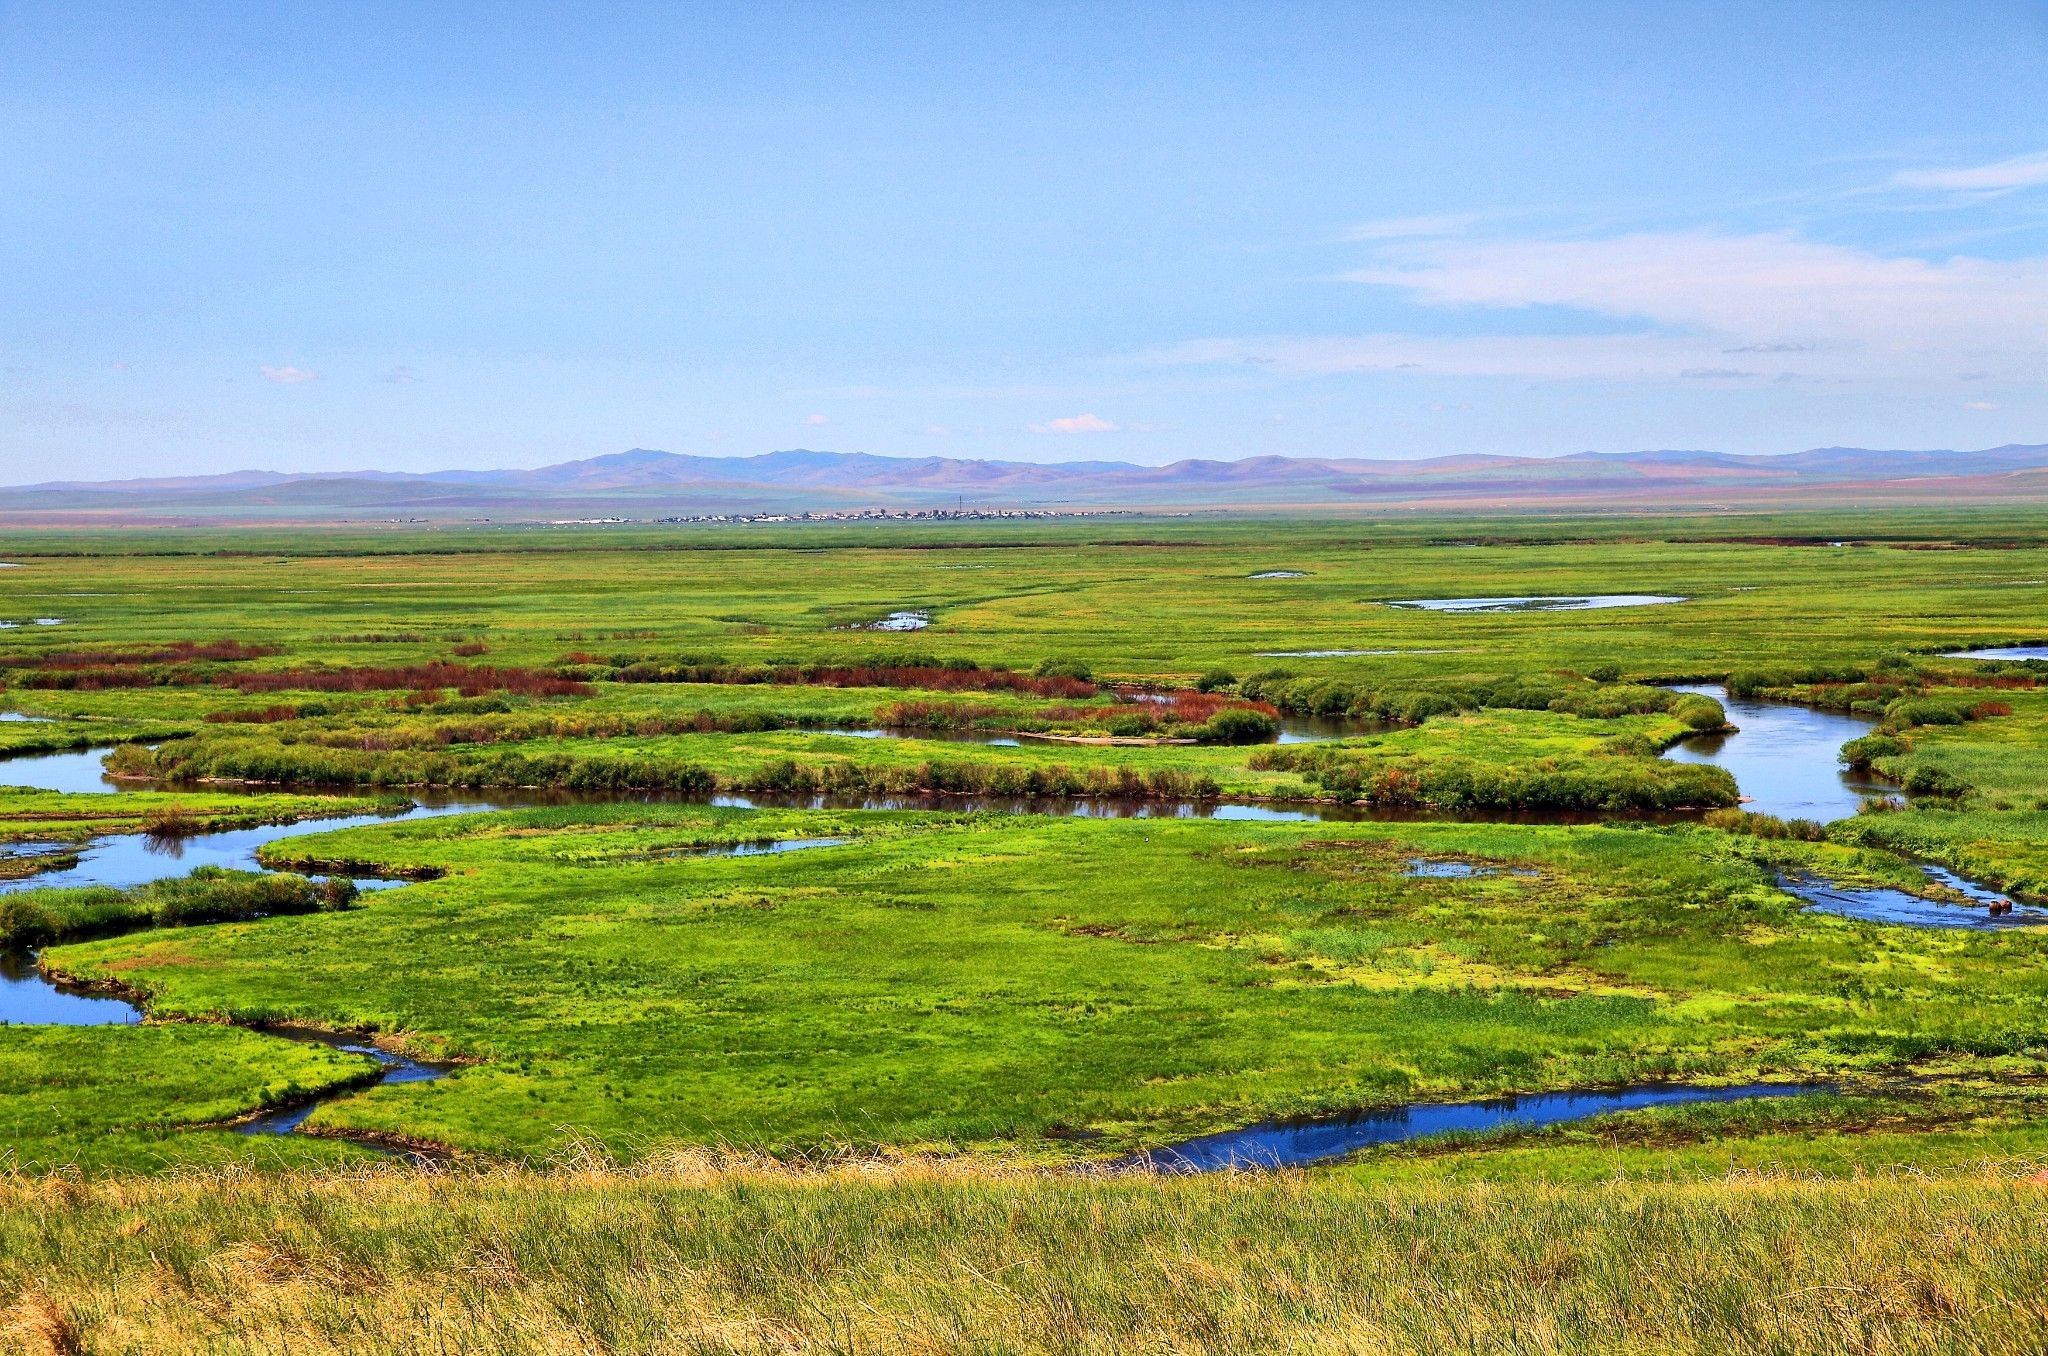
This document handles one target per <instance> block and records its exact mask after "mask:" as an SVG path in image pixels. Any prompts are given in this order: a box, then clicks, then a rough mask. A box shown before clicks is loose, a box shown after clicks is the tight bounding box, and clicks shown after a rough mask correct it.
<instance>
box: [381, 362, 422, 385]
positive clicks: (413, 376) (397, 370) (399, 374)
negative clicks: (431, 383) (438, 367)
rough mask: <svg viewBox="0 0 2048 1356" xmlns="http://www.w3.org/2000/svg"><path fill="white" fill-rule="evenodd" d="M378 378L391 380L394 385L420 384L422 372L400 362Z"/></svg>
mask: <svg viewBox="0 0 2048 1356" xmlns="http://www.w3.org/2000/svg"><path fill="white" fill-rule="evenodd" d="M378 380H380V381H386V382H389V383H390V384H391V385H393V386H416V385H418V384H419V380H420V374H419V373H417V372H415V371H413V370H412V369H411V368H410V367H406V366H404V365H403V364H400V365H399V366H397V367H394V368H392V369H391V370H390V371H389V372H386V373H385V374H384V375H383V376H382V377H380V378H378Z"/></svg>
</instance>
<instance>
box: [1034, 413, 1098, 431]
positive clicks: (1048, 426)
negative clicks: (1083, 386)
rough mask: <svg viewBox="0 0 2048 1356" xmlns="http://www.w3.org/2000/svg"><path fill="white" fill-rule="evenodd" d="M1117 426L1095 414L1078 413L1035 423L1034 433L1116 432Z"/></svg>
mask: <svg viewBox="0 0 2048 1356" xmlns="http://www.w3.org/2000/svg"><path fill="white" fill-rule="evenodd" d="M1116 429H1117V426H1116V425H1115V424H1112V423H1110V422H1109V420H1107V419H1104V418H1103V417H1102V416H1100V415H1095V414H1076V415H1072V416H1069V417H1067V418H1064V419H1048V420H1046V421H1045V422H1044V423H1042V424H1033V425H1032V426H1031V431H1032V432H1033V433H1114V432H1116Z"/></svg>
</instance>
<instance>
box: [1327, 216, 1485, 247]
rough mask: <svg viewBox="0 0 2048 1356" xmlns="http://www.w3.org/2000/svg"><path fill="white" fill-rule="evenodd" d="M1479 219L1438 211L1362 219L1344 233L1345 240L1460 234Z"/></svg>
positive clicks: (1410, 238) (1399, 238)
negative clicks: (1424, 215) (1418, 215)
mask: <svg viewBox="0 0 2048 1356" xmlns="http://www.w3.org/2000/svg"><path fill="white" fill-rule="evenodd" d="M1478 220H1479V218H1478V217H1477V216H1475V215H1473V214H1472V213H1469V212H1465V213H1448V212H1447V213H1441V214H1439V215H1436V216H1426V217H1385V218H1383V219H1381V220H1379V221H1367V222H1362V223H1360V224H1359V225H1357V226H1353V227H1352V228H1351V229H1350V230H1348V231H1346V232H1344V238H1345V239H1346V240H1412V239H1416V238H1418V237H1425V236H1442V235H1462V234H1463V233H1464V232H1465V231H1467V230H1469V229H1470V228H1471V227H1472V224H1473V223H1474V222H1476V221H1478Z"/></svg>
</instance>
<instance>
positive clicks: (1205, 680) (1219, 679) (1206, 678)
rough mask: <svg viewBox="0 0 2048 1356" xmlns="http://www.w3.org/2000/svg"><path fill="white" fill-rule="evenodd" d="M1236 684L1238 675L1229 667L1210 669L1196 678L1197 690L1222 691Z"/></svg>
mask: <svg viewBox="0 0 2048 1356" xmlns="http://www.w3.org/2000/svg"><path fill="white" fill-rule="evenodd" d="M1236 686H1237V675H1236V674H1234V673H1232V672H1231V671H1230V670H1229V669H1210V670H1209V671H1208V672H1207V673H1205V674H1203V675H1202V676H1201V677H1199V678H1197V679H1195V691H1197V692H1222V691H1224V690H1225V689H1226V688H1233V687H1236Z"/></svg>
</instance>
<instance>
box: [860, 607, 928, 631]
mask: <svg viewBox="0 0 2048 1356" xmlns="http://www.w3.org/2000/svg"><path fill="white" fill-rule="evenodd" d="M931 624H932V614H931V613H929V612H891V613H890V614H889V615H888V616H886V617H884V618H882V619H881V620H880V621H878V622H869V623H868V624H867V626H866V627H865V628H864V629H866V630H869V631H922V630H924V628H925V627H927V626H930V625H931Z"/></svg>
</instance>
